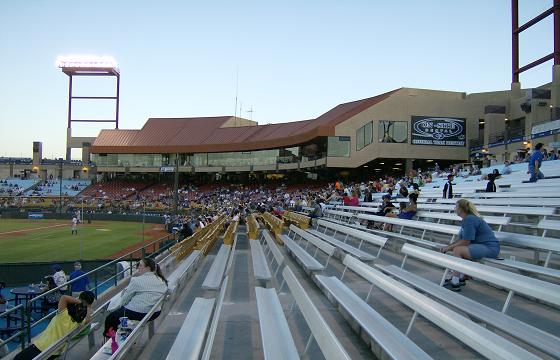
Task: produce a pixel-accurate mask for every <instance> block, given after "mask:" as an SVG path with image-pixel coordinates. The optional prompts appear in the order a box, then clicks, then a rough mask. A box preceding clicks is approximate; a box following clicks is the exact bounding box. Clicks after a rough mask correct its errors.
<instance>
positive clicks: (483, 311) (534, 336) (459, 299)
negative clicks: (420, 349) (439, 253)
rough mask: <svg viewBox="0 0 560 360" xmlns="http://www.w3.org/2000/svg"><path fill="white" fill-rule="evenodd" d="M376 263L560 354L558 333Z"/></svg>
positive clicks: (533, 343) (439, 297)
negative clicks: (552, 333) (551, 332)
mask: <svg viewBox="0 0 560 360" xmlns="http://www.w3.org/2000/svg"><path fill="white" fill-rule="evenodd" d="M375 266H376V267H378V268H379V269H381V270H382V271H383V272H385V273H387V274H390V275H391V276H394V277H396V278H398V279H400V280H402V281H404V282H405V283H407V284H408V285H409V286H411V287H413V288H416V289H418V290H420V291H422V292H424V293H426V294H428V295H429V296H431V297H434V298H436V299H439V300H440V301H443V302H444V303H446V304H447V305H450V306H452V307H454V308H456V309H458V310H460V311H462V312H465V313H466V314H468V315H469V316H471V317H474V318H476V319H477V320H478V321H482V322H484V323H486V324H488V325H490V326H492V327H494V328H496V329H499V330H501V331H503V332H505V333H507V334H509V335H511V336H513V337H515V338H517V339H519V340H521V341H523V342H525V343H527V344H529V345H531V346H534V347H535V348H536V349H539V350H541V351H544V352H545V353H547V354H549V355H552V356H556V355H558V354H560V338H558V337H556V336H554V335H551V334H549V333H547V332H545V331H543V330H541V329H538V328H536V327H534V326H531V325H529V324H527V323H524V322H522V321H520V320H518V319H516V318H513V317H511V316H509V315H507V314H504V313H501V312H499V311H497V310H494V309H492V308H489V307H487V306H485V305H483V304H481V303H478V302H476V301H474V300H471V299H469V298H468V297H465V296H462V295H460V294H458V293H454V292H452V291H449V290H447V289H445V288H444V287H442V286H439V285H438V284H436V283H433V282H431V281H429V280H426V279H424V278H422V277H420V276H418V275H415V274H413V273H411V272H408V271H406V270H403V269H401V268H399V267H398V266H395V265H389V266H384V265H378V264H376V265H375Z"/></svg>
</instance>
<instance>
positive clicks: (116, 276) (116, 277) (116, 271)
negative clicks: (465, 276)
mask: <svg viewBox="0 0 560 360" xmlns="http://www.w3.org/2000/svg"><path fill="white" fill-rule="evenodd" d="M118 274H119V263H118V262H116V263H115V276H114V279H115V286H117V283H118Z"/></svg>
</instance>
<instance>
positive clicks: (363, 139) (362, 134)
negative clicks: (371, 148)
mask: <svg viewBox="0 0 560 360" xmlns="http://www.w3.org/2000/svg"><path fill="white" fill-rule="evenodd" d="M372 142H373V122H371V121H370V122H368V123H367V124H365V125H364V126H362V127H361V128H359V129H358V131H356V150H357V151H360V150H362V149H363V148H365V147H366V146H368V145H369V144H371V143H372Z"/></svg>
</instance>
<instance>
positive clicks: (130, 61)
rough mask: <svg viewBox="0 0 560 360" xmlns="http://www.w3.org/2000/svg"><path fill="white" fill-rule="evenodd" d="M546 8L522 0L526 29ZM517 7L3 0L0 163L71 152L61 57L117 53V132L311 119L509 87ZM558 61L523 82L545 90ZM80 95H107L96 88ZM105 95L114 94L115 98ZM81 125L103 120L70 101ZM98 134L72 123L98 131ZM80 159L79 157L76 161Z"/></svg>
mask: <svg viewBox="0 0 560 360" xmlns="http://www.w3.org/2000/svg"><path fill="white" fill-rule="evenodd" d="M551 5H552V0H546V1H545V0H520V23H523V22H524V21H526V20H527V19H528V18H530V17H532V16H535V15H537V14H539V13H541V12H542V11H544V10H546V9H547V8H548V7H550V6H551ZM510 11H511V10H510V0H463V1H460V0H455V1H450V0H439V1H436V0H423V1H420V0H416V1H413V0H394V1H387V0H369V1H366V0H346V1H341V0H339V1H329V0H326V1H325V0H324V1H319V0H307V1H301V0H300V1H295V0H282V1H263V0H260V1H257V0H255V1H244V0H239V1H226V0H223V1H214V0H207V1H188V0H181V1H163V0H161V1H141V0H135V1H125V0H119V1H116V0H95V1H80V0H73V1H57V0H48V1H47V0H41V1H39V0H0V156H24V157H31V155H32V153H31V151H32V142H33V141H42V142H43V156H44V157H48V158H52V157H60V156H63V154H64V153H65V150H64V149H65V136H66V118H67V96H68V78H67V76H66V75H64V74H63V73H62V72H61V71H60V69H57V68H56V67H55V66H54V62H55V59H56V57H57V55H61V54H97V55H112V56H114V57H115V59H116V60H117V62H118V64H119V68H120V71H121V111H120V119H121V121H120V128H122V129H138V128H140V127H141V126H142V125H143V124H144V123H145V121H146V120H147V119H148V118H149V117H188V116H219V115H233V114H234V112H235V93H236V77H237V75H236V74H237V73H238V74H239V76H238V78H239V81H238V94H239V96H238V97H239V103H238V110H237V112H238V114H239V113H240V112H241V113H240V115H241V116H243V117H246V118H250V117H251V114H250V113H247V110H250V109H251V108H252V109H253V113H252V117H253V120H256V121H258V122H259V123H260V124H266V123H276V122H284V121H295V120H303V119H309V118H314V117H317V116H319V115H320V114H322V113H324V112H326V111H327V110H329V109H330V108H332V107H334V106H336V105H337V104H339V103H342V102H347V101H352V100H357V99H361V98H365V97H370V96H374V95H377V94H379V93H382V92H385V91H388V90H392V89H396V88H399V87H419V88H430V89H440V90H454V91H465V92H469V93H471V92H482V91H490V90H503V89H509V87H510V82H511V75H510V72H511V35H510V29H511V15H510V14H511V12H510ZM552 46H553V44H552V18H551V17H549V19H547V20H545V21H543V22H541V23H540V24H539V25H537V26H536V27H535V28H534V29H532V30H530V31H528V32H527V33H522V36H521V57H520V63H521V65H524V64H526V63H528V62H530V61H533V60H535V59H537V58H540V57H541V56H543V55H545V54H548V53H551V52H552ZM551 73H552V62H547V63H546V64H544V65H541V66H539V67H538V68H536V69H534V70H532V71H529V72H528V73H526V74H523V75H522V76H521V84H522V86H523V87H531V86H538V85H541V84H544V83H547V82H549V81H551ZM78 81H82V82H81V83H77V84H76V91H77V93H76V94H75V95H80V94H82V95H107V92H111V89H112V87H111V84H110V83H107V82H105V81H101V82H100V83H94V82H92V81H89V80H77V81H76V82H78ZM109 95H110V94H109ZM75 107H76V113H75V114H74V117H75V118H77V117H79V116H83V117H88V118H91V117H97V118H102V117H109V116H110V107H108V104H101V103H97V104H91V102H89V103H84V104H79V105H77V104H75ZM98 130H99V128H98V127H95V126H94V127H93V128H91V127H90V128H89V129H87V128H83V127H81V128H76V131H75V134H76V135H78V136H79V135H82V136H89V135H96V134H97V133H98ZM75 155H76V157H78V154H75Z"/></svg>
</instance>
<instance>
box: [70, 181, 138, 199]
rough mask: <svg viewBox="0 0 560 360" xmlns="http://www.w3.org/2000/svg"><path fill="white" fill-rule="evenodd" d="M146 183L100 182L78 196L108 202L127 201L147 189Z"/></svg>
mask: <svg viewBox="0 0 560 360" xmlns="http://www.w3.org/2000/svg"><path fill="white" fill-rule="evenodd" d="M148 185H149V184H148V183H146V182H143V181H123V180H114V181H108V182H100V183H96V184H93V185H91V186H89V187H88V188H86V189H85V190H84V191H82V193H81V194H80V195H81V196H83V197H93V198H101V199H108V200H123V199H127V198H128V197H130V196H131V195H133V194H135V193H136V192H137V191H141V190H143V189H144V188H146V187H148Z"/></svg>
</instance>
